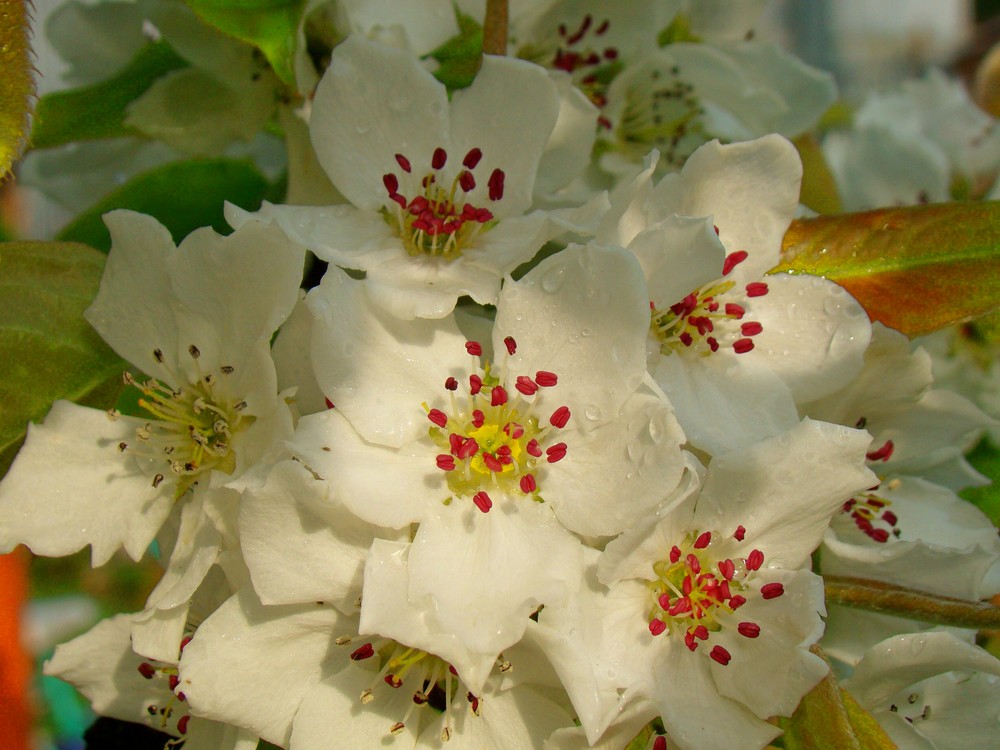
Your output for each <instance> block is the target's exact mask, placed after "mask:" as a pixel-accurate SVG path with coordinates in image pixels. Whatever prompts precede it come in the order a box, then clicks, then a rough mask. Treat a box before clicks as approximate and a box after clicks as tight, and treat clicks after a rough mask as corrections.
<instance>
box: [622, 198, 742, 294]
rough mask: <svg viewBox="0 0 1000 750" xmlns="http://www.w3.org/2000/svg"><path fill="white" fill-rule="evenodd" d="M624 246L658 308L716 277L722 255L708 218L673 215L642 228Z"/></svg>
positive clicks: (724, 251)
mask: <svg viewBox="0 0 1000 750" xmlns="http://www.w3.org/2000/svg"><path fill="white" fill-rule="evenodd" d="M628 249H629V250H631V251H632V252H633V253H634V254H635V256H636V257H637V258H638V259H639V264H640V265H641V266H642V270H643V273H645V274H646V281H647V283H648V285H649V298H650V299H651V300H652V301H653V302H655V303H656V306H657V307H659V308H664V307H667V306H668V305H672V304H675V303H677V302H680V301H681V300H682V299H684V297H686V296H687V295H688V294H690V293H691V292H693V291H694V290H696V289H700V288H701V287H702V286H704V285H705V284H707V283H709V282H710V281H715V280H716V279H718V278H719V277H720V276H721V275H722V264H723V261H724V260H725V257H726V248H725V247H723V245H722V242H721V241H720V240H719V237H718V235H717V234H716V233H715V229H714V228H713V225H712V219H711V218H700V217H689V216H677V215H676V214H671V215H670V216H668V217H667V218H665V219H663V220H662V221H660V222H657V223H656V224H653V225H652V226H649V227H647V228H645V229H643V230H642V231H641V232H639V233H638V234H637V235H636V236H635V237H634V239H632V241H631V242H629V244H628Z"/></svg>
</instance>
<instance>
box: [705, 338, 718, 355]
mask: <svg viewBox="0 0 1000 750" xmlns="http://www.w3.org/2000/svg"><path fill="white" fill-rule="evenodd" d="M705 342H706V343H707V344H708V348H709V349H711V350H712V351H713V352H717V351H719V341H718V339H716V338H715V336H709V337H708V338H707V339H705Z"/></svg>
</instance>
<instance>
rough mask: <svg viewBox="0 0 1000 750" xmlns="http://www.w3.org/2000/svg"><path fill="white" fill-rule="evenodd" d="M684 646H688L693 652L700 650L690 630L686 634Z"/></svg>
mask: <svg viewBox="0 0 1000 750" xmlns="http://www.w3.org/2000/svg"><path fill="white" fill-rule="evenodd" d="M684 645H685V646H687V647H688V648H689V649H690V650H691V651H694V650H695V649H696V648H698V642H697V641H695V639H694V633H692V632H691V631H690V630H689V631H688V632H686V633H685V634H684Z"/></svg>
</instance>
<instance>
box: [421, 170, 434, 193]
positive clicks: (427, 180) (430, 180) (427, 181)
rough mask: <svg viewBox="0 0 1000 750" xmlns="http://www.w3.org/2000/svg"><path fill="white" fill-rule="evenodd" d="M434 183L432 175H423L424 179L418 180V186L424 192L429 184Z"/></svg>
mask: <svg viewBox="0 0 1000 750" xmlns="http://www.w3.org/2000/svg"><path fill="white" fill-rule="evenodd" d="M434 182H435V179H434V175H432V174H429V175H424V178H423V179H422V180H420V186H421V187H422V188H423V189H424V190H426V189H427V188H428V186H429V185H431V184H433V183H434Z"/></svg>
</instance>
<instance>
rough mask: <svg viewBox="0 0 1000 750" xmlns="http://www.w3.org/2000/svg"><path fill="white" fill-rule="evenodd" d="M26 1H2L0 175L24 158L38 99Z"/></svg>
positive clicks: (3, 174)
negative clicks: (22, 155) (29, 123)
mask: <svg viewBox="0 0 1000 750" xmlns="http://www.w3.org/2000/svg"><path fill="white" fill-rule="evenodd" d="M29 22H30V16H29V14H28V6H27V4H26V3H25V0H0V178H2V177H6V175H7V173H8V172H10V168H11V166H13V164H14V162H15V161H17V159H19V158H20V157H21V150H22V149H23V148H24V141H25V135H27V132H28V122H29V118H30V116H31V105H32V103H33V102H34V100H35V78H34V76H33V75H32V71H33V70H34V66H33V65H32V62H31V42H30V36H31V28H30V23H29Z"/></svg>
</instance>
